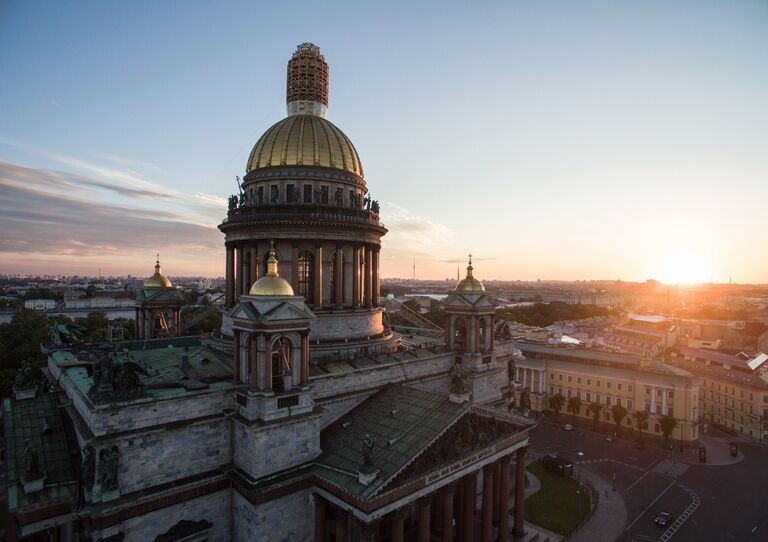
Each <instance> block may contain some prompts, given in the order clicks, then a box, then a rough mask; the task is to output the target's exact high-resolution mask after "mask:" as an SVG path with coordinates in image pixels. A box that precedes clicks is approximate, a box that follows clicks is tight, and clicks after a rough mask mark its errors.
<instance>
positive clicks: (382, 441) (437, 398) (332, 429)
mask: <svg viewBox="0 0 768 542" xmlns="http://www.w3.org/2000/svg"><path fill="white" fill-rule="evenodd" d="M472 410H473V404H472V403H470V402H465V403H461V404H457V403H452V402H451V401H450V400H449V399H448V397H447V396H446V395H438V394H434V393H430V392H426V391H422V390H417V389H414V388H407V387H403V386H391V387H387V388H384V389H383V390H381V391H379V392H378V393H376V394H375V395H373V396H371V397H370V398H368V399H367V400H365V401H364V402H363V403H361V404H360V405H359V406H357V407H356V408H354V409H353V410H352V411H351V412H349V413H348V414H346V415H345V416H343V417H342V418H341V419H339V420H337V421H336V422H335V423H333V424H332V425H331V426H329V427H328V428H326V429H325V430H324V431H323V432H322V433H321V447H322V449H323V454H322V455H321V456H320V457H319V458H318V459H317V460H316V461H315V471H316V473H317V474H318V475H319V476H321V477H322V478H324V479H326V480H328V481H329V482H331V483H332V484H334V485H335V486H337V487H339V488H341V489H342V490H343V491H345V492H347V493H350V494H352V495H354V496H356V497H358V498H362V499H365V500H370V499H372V498H374V497H376V495H377V494H379V493H380V492H381V491H384V490H388V489H390V488H394V487H399V486H400V485H401V484H403V483H406V482H407V481H408V480H409V479H412V478H413V477H414V476H419V475H421V474H425V473H426V472H429V471H431V470H433V469H435V468H437V467H438V466H440V465H441V464H443V463H445V462H446V461H452V460H456V459H457V458H458V457H463V456H464V454H467V453H470V452H474V451H475V450H476V449H477V448H482V447H484V446H489V445H492V444H493V442H495V441H499V440H502V439H505V438H507V437H509V436H510V435H514V434H517V433H519V432H521V431H522V430H524V429H526V428H527V427H524V426H522V425H516V424H514V423H511V422H509V421H507V420H503V421H502V420H499V419H495V418H492V417H488V418H481V416H480V415H478V414H474V413H472ZM480 420H486V421H489V420H490V423H492V424H493V425H492V427H491V430H488V428H487V427H486V428H480V427H479V426H480V425H481V424H480V423H479V421H480ZM456 427H460V428H461V431H459V432H460V433H461V435H458V434H453V433H452V431H453V430H454V428H456ZM475 432H476V434H475ZM465 433H466V434H465ZM469 433H472V434H471V435H470V434H469ZM366 435H370V436H371V437H372V438H373V439H374V448H373V454H372V455H373V465H374V467H375V468H376V469H378V470H379V473H378V476H377V478H376V479H375V480H374V481H373V482H371V484H370V485H368V486H365V485H363V484H361V483H360V482H359V481H358V470H359V468H360V467H361V465H362V462H363V455H362V447H363V439H364V438H365V436H366ZM470 441H471V442H470ZM441 443H442V444H441ZM462 443H463V444H462ZM465 444H466V446H465Z"/></svg>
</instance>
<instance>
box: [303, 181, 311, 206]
mask: <svg viewBox="0 0 768 542" xmlns="http://www.w3.org/2000/svg"><path fill="white" fill-rule="evenodd" d="M304 203H312V185H311V184H305V185H304Z"/></svg>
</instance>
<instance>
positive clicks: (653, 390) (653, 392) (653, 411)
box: [651, 386, 656, 414]
mask: <svg viewBox="0 0 768 542" xmlns="http://www.w3.org/2000/svg"><path fill="white" fill-rule="evenodd" d="M651 414H656V388H654V387H653V386H651Z"/></svg>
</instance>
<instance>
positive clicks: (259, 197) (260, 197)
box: [256, 186, 264, 205]
mask: <svg viewBox="0 0 768 542" xmlns="http://www.w3.org/2000/svg"><path fill="white" fill-rule="evenodd" d="M263 203H264V187H263V186H259V187H257V188H256V204H257V205H262V204H263Z"/></svg>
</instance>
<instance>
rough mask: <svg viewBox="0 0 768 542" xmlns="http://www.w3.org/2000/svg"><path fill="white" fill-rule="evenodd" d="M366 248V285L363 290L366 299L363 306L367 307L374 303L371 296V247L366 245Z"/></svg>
mask: <svg viewBox="0 0 768 542" xmlns="http://www.w3.org/2000/svg"><path fill="white" fill-rule="evenodd" d="M364 247H365V275H364V279H363V280H364V285H363V290H364V291H365V297H364V299H363V304H364V305H365V306H366V307H370V306H371V301H372V297H373V296H372V295H371V253H372V252H371V245H364Z"/></svg>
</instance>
